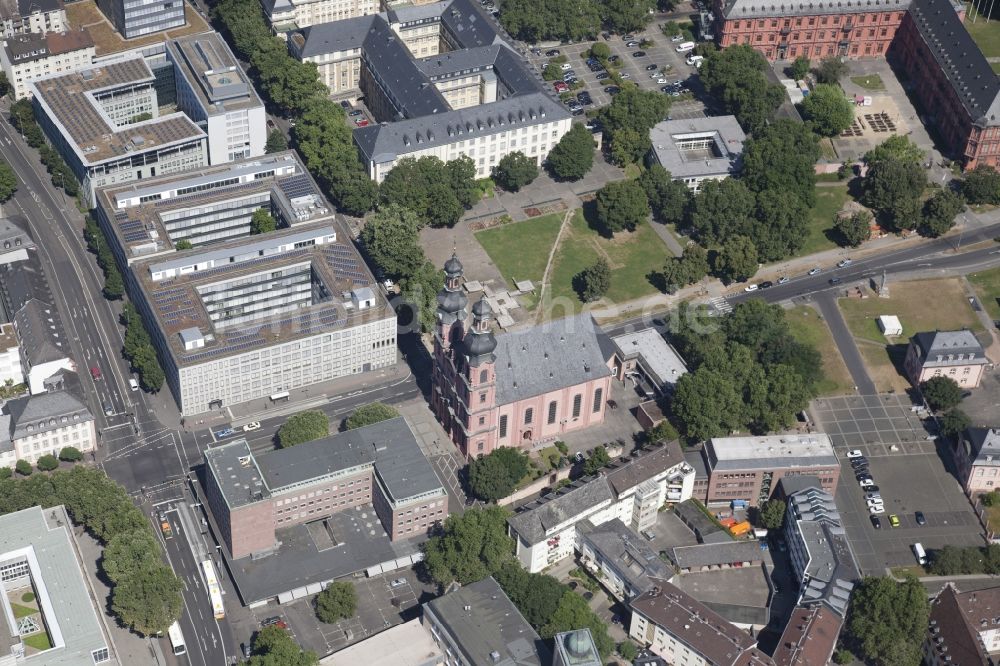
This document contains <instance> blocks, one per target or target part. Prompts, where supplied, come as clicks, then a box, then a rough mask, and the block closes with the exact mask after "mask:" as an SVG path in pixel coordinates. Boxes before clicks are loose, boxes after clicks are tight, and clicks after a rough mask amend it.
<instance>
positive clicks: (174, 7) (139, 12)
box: [97, 0, 185, 39]
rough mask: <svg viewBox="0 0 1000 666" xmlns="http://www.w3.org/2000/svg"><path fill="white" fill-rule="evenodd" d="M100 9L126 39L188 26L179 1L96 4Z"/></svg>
mask: <svg viewBox="0 0 1000 666" xmlns="http://www.w3.org/2000/svg"><path fill="white" fill-rule="evenodd" d="M97 6H98V7H99V8H100V10H101V11H102V12H103V13H104V15H105V16H107V17H108V20H109V21H111V23H112V25H114V26H115V30H116V31H117V32H118V33H119V34H121V35H122V36H123V37H125V38H126V39H132V38H134V37H141V36H143V35H149V34H152V33H154V32H161V31H163V30H170V29H171V28H179V27H180V26H182V25H184V24H185V19H184V3H183V2H181V1H180V0H97Z"/></svg>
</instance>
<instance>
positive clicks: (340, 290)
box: [125, 219, 396, 416]
mask: <svg viewBox="0 0 1000 666" xmlns="http://www.w3.org/2000/svg"><path fill="white" fill-rule="evenodd" d="M125 273H126V278H125V280H126V286H127V287H128V289H129V292H130V294H131V296H132V300H133V302H134V303H135V305H136V308H138V309H139V311H140V312H141V314H142V316H143V318H144V320H145V321H146V328H147V330H149V333H150V336H151V338H152V340H153V344H154V345H155V346H156V348H157V351H158V354H159V357H160V363H161V365H162V366H163V370H164V374H165V375H166V380H167V384H168V385H169V386H170V388H171V390H172V391H173V393H174V397H175V399H176V401H177V404H178V406H179V407H180V411H181V414H183V415H185V416H190V415H193V414H200V413H204V412H207V411H210V410H212V409H221V408H225V407H228V406H229V405H232V404H238V403H243V402H247V401H249V400H254V399H257V398H271V399H272V400H275V401H276V400H280V399H285V398H287V397H288V394H289V392H290V391H293V390H295V389H297V388H302V387H305V386H309V385H311V384H315V383H318V382H323V381H329V380H332V379H336V378H338V377H344V376H347V375H352V374H360V373H363V372H369V371H371V370H377V369H379V368H385V367H388V366H391V365H393V364H394V363H395V362H396V313H395V311H394V310H393V308H392V307H391V306H390V305H389V302H388V301H387V300H386V299H385V297H384V296H383V295H382V293H381V292H380V291H379V290H378V289H377V288H376V287H375V281H374V279H373V278H372V276H371V273H369V272H368V269H367V267H366V266H365V263H364V261H363V260H362V259H361V257H360V255H359V254H358V252H357V250H356V249H355V247H354V245H353V244H352V243H351V241H350V239H349V236H348V234H347V233H346V232H343V231H342V228H341V227H340V225H339V223H337V222H335V221H334V220H332V219H331V220H327V221H326V222H320V223H315V224H308V225H304V226H295V227H292V228H283V229H279V230H277V231H275V232H272V233H268V234H261V235H257V236H250V237H246V238H241V239H237V240H231V241H227V242H223V243H215V244H212V245H210V246H202V247H195V248H194V249H191V250H185V251H180V252H174V253H171V254H169V255H167V256H159V257H154V258H151V259H143V260H141V261H135V262H133V263H132V264H131V265H130V266H129V267H128V270H127V271H125Z"/></svg>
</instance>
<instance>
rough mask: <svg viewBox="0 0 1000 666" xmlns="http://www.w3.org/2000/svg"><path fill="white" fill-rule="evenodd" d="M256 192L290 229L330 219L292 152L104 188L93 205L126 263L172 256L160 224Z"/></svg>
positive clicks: (171, 246)
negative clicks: (266, 197) (267, 199)
mask: <svg viewBox="0 0 1000 666" xmlns="http://www.w3.org/2000/svg"><path fill="white" fill-rule="evenodd" d="M262 193H267V194H268V195H269V196H270V198H271V203H272V205H274V206H275V207H276V208H277V209H278V210H279V211H280V212H281V213H282V216H283V217H285V218H286V220H288V221H290V222H291V223H292V224H293V225H297V224H303V223H307V222H320V221H323V220H327V219H330V218H332V217H333V207H332V206H331V205H330V204H329V203H327V201H326V199H325V198H324V197H323V194H322V192H321V191H320V189H319V186H318V185H317V184H316V181H314V180H313V178H312V176H311V175H310V174H309V171H308V170H307V169H306V168H305V165H304V164H302V161H301V160H300V159H299V157H298V153H296V152H295V151H292V150H289V151H285V152H280V153H273V154H271V155H262V156H260V157H253V158H249V159H245V160H240V161H237V162H230V163H227V164H221V165H216V166H210V167H202V168H200V169H196V170H192V171H185V172H183V173H181V174H174V175H170V176H162V177H157V178H155V179H152V180H143V181H133V182H131V183H128V184H126V185H122V186H120V187H109V188H105V189H102V190H99V191H98V193H97V206H98V207H100V208H102V209H103V210H104V214H105V218H106V219H107V220H109V221H110V222H111V225H110V226H111V228H112V230H113V231H114V234H115V237H116V239H117V241H118V244H119V246H121V247H122V248H123V249H124V252H125V255H126V257H127V258H128V259H129V260H130V261H131V260H133V259H137V258H142V257H148V256H156V255H162V254H164V253H167V252H171V251H173V250H174V243H175V241H174V239H172V238H171V237H170V232H169V231H168V229H167V224H166V221H169V220H171V219H174V218H182V217H183V212H184V211H186V210H189V209H195V208H202V207H207V206H212V205H213V204H222V203H226V202H235V201H237V200H240V199H248V198H250V197H254V196H257V195H260V194H262ZM196 240H197V239H196ZM194 244H195V245H198V243H194Z"/></svg>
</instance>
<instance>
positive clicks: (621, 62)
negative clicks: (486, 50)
mask: <svg viewBox="0 0 1000 666" xmlns="http://www.w3.org/2000/svg"><path fill="white" fill-rule="evenodd" d="M632 38H633V40H634V41H636V42H641V41H642V40H643V39H648V40H650V41H651V42H652V43H653V45H652V46H648V47H640V46H626V40H624V39H623V38H622V37H621V36H619V35H610V36H609V37H608V38H607V39H605V38H604V37H601V38H600V39H599V41H601V42H604V43H606V44H607V45H608V46H609V47H610V48H611V53H612V55H613V56H617V57H618V63H617V64H618V66H619V72H620V73H621V74H623V75H625V74H627V75H628V77H627V78H628V79H629V80H631V81H633V82H635V83H636V84H638V85H639V87H640V88H642V89H644V90H657V91H658V90H660V88H661V87H663V85H664V84H662V83H657V82H656V80H655V79H652V78H650V74H651V72H650V71H647V70H646V67H647V66H649V65H658V66H659V70H658V71H663V70H664V69H666V72H665V73H664V74H663V76H664V78H665V79H666V80H667V81H668V82H673V81H677V80H680V81H681V82H683V84H684V86H685V87H687V88H688V89H690V90H692V91H693V92H694V93H695V97H696V98H703V97H704V96H703V95H701V88H700V81H699V80H698V77H697V76H694V74H695V73H696V71H697V70H696V69H695V68H694V67H692V66H690V65H688V64H687V63H686V62H685V60H686V58H687V56H688V54H687V53H685V54H680V53H677V52H676V47H677V44H676V43H673V42H671V41H670V38H668V37H667V36H666V35H664V34H663V32H662V31H661V30H660V27H659V25H658V24H656V23H652V24H650V26H649V27H648V28H646V30H644V31H642V32H639V33H636V34H635V35H633V36H632ZM594 43H595V42H583V43H579V44H563V45H561V46H559V47H557V50H558V51H559V54H560V55H563V56H566V58H567V60H568V62H569V64H570V65H571V66H572V69H573V72H574V73H575V74H576V77H577V78H578V79H579V80H580V81H581V82H582V83H583V84H584V87H583V88H581V89H580V90H577V91H574V92H575V93H578V92H582V91H583V90H586V91H587V92H589V93H590V95H591V98H592V99H593V106H592V108H600V107H602V106H606V105H608V104H610V103H611V95H609V94H608V93H606V92H604V89H605V88H607V87H608V86H611V85H614V82H613V81H612V80H610V79H605V80H602V81H599V80H597V73H596V72H592V71H590V69H589V68H588V67H587V57H588V51H589V50H590V47H591V46H592V45H593V44H594ZM639 51H642V52H644V53H645V54H646V55H644V56H641V57H638V58H636V57H634V56H633V55H632V54H633V53H636V52H639ZM547 52H550V49H544V48H542V49H538V50H537V51H536V53H537V55H536V53H532V52H531V51H527V50H526V53H527V57H528V59H529V62H530V63H531V64H532V66H533V67H534V70H535V72H536V73H537V74H539V75H540V74H541V71H542V69H543V68H544V67H545V63H547V62H548V61H549V60H551V59H552V58H553V57H555V56H546V55H545V54H546V53H547ZM668 65H669V68H668V67H667V66H668ZM545 86H546V88H547V89H548V90H549V91H552V93H553V95H555V92H554V91H553V87H552V83H551V82H548V81H546V82H545ZM555 96H556V97H558V95H555ZM678 114H679V115H678ZM670 115H671V117H673V118H698V117H704V115H705V108H704V105H703V104H702V103H701V102H699V101H698V100H697V99H686V100H683V101H682V100H681V98H674V105H673V106H672V107H671V110H670Z"/></svg>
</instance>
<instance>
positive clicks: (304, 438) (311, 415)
mask: <svg viewBox="0 0 1000 666" xmlns="http://www.w3.org/2000/svg"><path fill="white" fill-rule="evenodd" d="M329 434H330V418H329V417H328V416H327V415H326V414H324V413H323V412H321V411H319V410H315V409H312V410H309V411H305V412H299V413H298V414H293V415H292V416H290V417H288V420H287V421H285V422H284V423H283V424H282V425H281V427H280V428H278V442H279V443H280V444H281V448H283V449H286V448H288V447H289V446H295V445H297V444H303V443H305V442H311V441H313V440H314V439H319V438H320V437H326V436H327V435H329Z"/></svg>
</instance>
